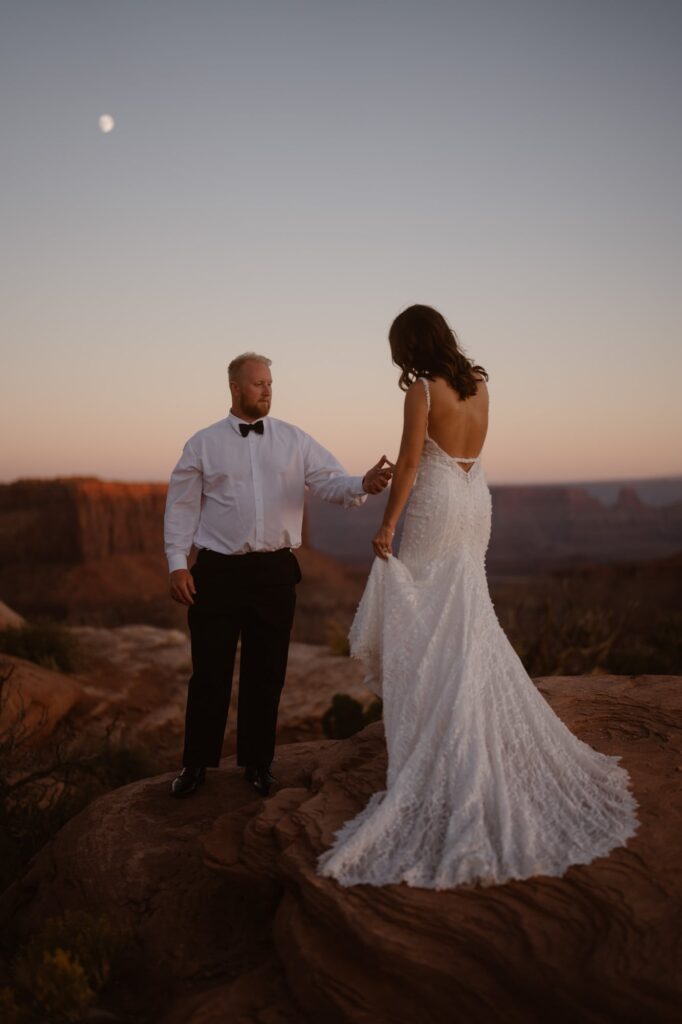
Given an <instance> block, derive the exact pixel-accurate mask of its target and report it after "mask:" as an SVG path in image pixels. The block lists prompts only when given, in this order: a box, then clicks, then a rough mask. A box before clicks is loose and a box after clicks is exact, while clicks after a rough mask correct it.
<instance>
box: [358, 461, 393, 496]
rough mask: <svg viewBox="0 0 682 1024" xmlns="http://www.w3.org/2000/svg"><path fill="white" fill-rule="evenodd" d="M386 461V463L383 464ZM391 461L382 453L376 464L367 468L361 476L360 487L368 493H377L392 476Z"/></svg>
mask: <svg viewBox="0 0 682 1024" xmlns="http://www.w3.org/2000/svg"><path fill="white" fill-rule="evenodd" d="M384 463H386V465H384ZM393 469H394V467H393V463H392V462H389V460H388V459H387V458H386V456H385V455H382V456H381V458H380V459H379V461H378V462H377V463H376V465H374V466H372V468H371V469H368V470H367V472H366V473H365V475H364V476H363V478H362V488H363V490H364V491H367V493H368V494H379V493H380V492H381V491H383V489H384V487H386V486H387V485H388V483H389V482H390V479H391V477H392V476H393Z"/></svg>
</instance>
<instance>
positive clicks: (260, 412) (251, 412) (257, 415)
mask: <svg viewBox="0 0 682 1024" xmlns="http://www.w3.org/2000/svg"><path fill="white" fill-rule="evenodd" d="M271 404H272V402H271V399H269V398H263V399H260V400H259V401H258V402H254V403H253V404H252V405H246V404H245V403H243V402H242V410H243V411H244V412H245V413H246V415H247V416H253V418H254V419H256V420H259V419H261V418H262V417H263V416H267V414H268V413H269V412H270V405H271Z"/></svg>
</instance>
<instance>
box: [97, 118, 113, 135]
mask: <svg viewBox="0 0 682 1024" xmlns="http://www.w3.org/2000/svg"><path fill="white" fill-rule="evenodd" d="M115 124H116V122H115V121H114V119H113V117H112V116H111V114H102V115H101V117H100V119H99V130H100V131H101V132H104V134H105V135H108V134H109V132H113V130H114V125H115Z"/></svg>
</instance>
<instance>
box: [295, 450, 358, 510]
mask: <svg viewBox="0 0 682 1024" xmlns="http://www.w3.org/2000/svg"><path fill="white" fill-rule="evenodd" d="M303 465H304V469H305V484H306V487H309V488H310V490H311V491H312V492H313V494H316V495H317V496H318V497H319V498H322V500H323V501H331V502H333V503H334V504H336V505H343V507H344V508H354V507H356V506H358V505H363V504H364V503H365V501H366V500H367V493H366V491H365V490H364V489H363V486H362V477H361V476H349V475H348V473H346V471H345V469H344V468H343V466H342V465H341V463H340V462H339V461H338V459H336V458H334V456H333V455H332V453H331V452H329V451H327V449H326V448H323V447H322V445H321V444H318V442H317V441H316V440H315V439H314V438H312V437H311V436H310V434H305V433H304V434H303Z"/></svg>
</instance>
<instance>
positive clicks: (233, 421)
mask: <svg viewBox="0 0 682 1024" xmlns="http://www.w3.org/2000/svg"><path fill="white" fill-rule="evenodd" d="M261 418H262V420H263V422H265V420H266V418H267V417H265V416H263V417H261ZM226 422H227V423H229V424H230V426H231V427H232V429H233V430H234V431H236V433H238V434H239V436H240V437H241V436H242V435H241V432H240V430H239V424H240V423H249V420H241V419H240V418H239V416H235V414H234V413H233V412H230V413H228V416H227V420H226ZM253 422H254V423H257V422H258V420H254V421H253Z"/></svg>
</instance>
